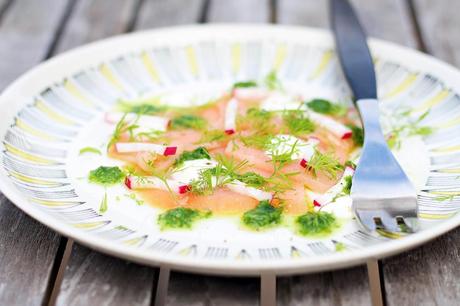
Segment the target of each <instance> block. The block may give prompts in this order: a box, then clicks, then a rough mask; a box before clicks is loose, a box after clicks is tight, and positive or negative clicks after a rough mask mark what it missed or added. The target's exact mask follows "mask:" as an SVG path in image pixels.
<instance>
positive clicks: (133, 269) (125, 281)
mask: <svg viewBox="0 0 460 306" xmlns="http://www.w3.org/2000/svg"><path fill="white" fill-rule="evenodd" d="M155 277H156V275H155V273H153V270H152V269H151V268H148V267H144V266H140V265H137V264H134V263H129V262H126V261H123V260H121V259H115V258H112V257H108V256H105V255H103V254H100V253H97V252H93V251H91V250H89V249H87V248H85V247H81V246H79V245H74V248H73V251H72V255H71V258H70V262H69V265H68V267H67V269H66V271H65V276H64V280H63V282H62V286H61V291H60V294H59V296H58V298H57V303H56V304H57V305H69V306H70V305H101V306H102V305H150V302H151V298H152V296H151V294H152V288H153V285H154V280H155Z"/></svg>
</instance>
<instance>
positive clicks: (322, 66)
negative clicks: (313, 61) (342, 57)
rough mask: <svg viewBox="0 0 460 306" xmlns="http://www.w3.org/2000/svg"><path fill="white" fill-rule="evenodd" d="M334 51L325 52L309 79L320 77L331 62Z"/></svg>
mask: <svg viewBox="0 0 460 306" xmlns="http://www.w3.org/2000/svg"><path fill="white" fill-rule="evenodd" d="M332 55H333V52H332V51H326V52H324V54H323V57H322V58H321V60H320V62H319V64H318V66H317V67H316V69H315V70H314V71H313V73H312V74H311V75H310V77H309V79H310V80H313V79H316V78H317V77H319V76H320V75H321V74H322V73H323V72H324V70H326V67H327V65H329V63H330V62H331V59H332Z"/></svg>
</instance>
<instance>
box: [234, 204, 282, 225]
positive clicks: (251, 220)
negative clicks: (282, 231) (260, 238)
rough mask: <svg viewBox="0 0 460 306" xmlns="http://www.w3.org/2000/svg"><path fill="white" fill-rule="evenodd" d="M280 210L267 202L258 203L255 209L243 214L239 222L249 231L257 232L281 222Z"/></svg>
mask: <svg viewBox="0 0 460 306" xmlns="http://www.w3.org/2000/svg"><path fill="white" fill-rule="evenodd" d="M281 213H282V209H281V208H275V207H273V206H272V205H270V203H269V202H268V201H266V200H265V201H260V202H259V205H257V207H256V208H254V209H251V210H249V211H247V212H245V213H244V214H243V216H242V217H241V221H242V222H243V224H244V225H245V226H247V227H249V228H251V229H254V230H259V229H263V228H268V227H271V226H274V225H277V224H279V223H280V222H281Z"/></svg>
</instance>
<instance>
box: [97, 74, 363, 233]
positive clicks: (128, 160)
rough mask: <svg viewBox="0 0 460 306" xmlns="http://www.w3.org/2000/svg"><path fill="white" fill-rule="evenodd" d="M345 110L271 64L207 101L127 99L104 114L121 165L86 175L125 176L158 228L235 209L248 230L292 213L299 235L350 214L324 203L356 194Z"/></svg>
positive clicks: (355, 140) (352, 140) (351, 129)
mask: <svg viewBox="0 0 460 306" xmlns="http://www.w3.org/2000/svg"><path fill="white" fill-rule="evenodd" d="M176 99H177V98H176ZM185 100H186V99H185ZM349 114H350V107H348V106H345V105H344V104H337V103H332V102H330V101H328V100H325V99H312V100H305V99H303V98H302V96H301V95H299V94H295V93H291V92H289V91H287V90H286V89H284V88H283V86H282V84H281V82H280V81H279V80H278V79H277V77H276V74H275V73H270V74H269V75H268V76H267V77H266V79H265V81H264V82H262V83H260V82H255V81H245V82H238V83H235V84H234V85H233V86H232V87H230V89H228V90H226V91H223V92H222V93H221V95H220V96H219V97H218V98H217V99H215V100H212V101H203V103H201V104H196V103H195V104H193V105H192V104H190V103H189V104H187V101H185V102H184V103H183V106H177V105H176V104H174V105H172V104H168V96H167V95H166V96H165V97H164V98H162V99H154V101H152V102H151V103H149V102H148V101H147V102H145V101H144V102H143V103H136V102H129V101H123V102H122V103H120V104H119V105H118V108H117V109H116V110H113V111H110V112H107V113H106V114H105V116H104V121H105V123H106V124H108V125H111V126H112V129H113V133H112V135H111V137H110V139H108V140H107V144H108V145H107V152H108V156H109V157H110V158H112V159H115V160H118V161H121V162H123V163H124V165H125V166H124V172H123V173H122V172H121V170H120V169H119V168H118V167H115V168H116V169H118V170H116V169H115V168H113V169H112V168H107V167H100V168H98V169H96V170H94V171H92V172H91V174H90V180H91V181H94V182H98V183H101V184H112V183H117V182H119V181H120V180H122V179H124V182H125V186H126V188H127V190H128V191H129V192H131V193H135V194H136V195H137V196H139V197H140V198H142V199H143V200H144V201H146V202H147V203H149V204H151V205H153V206H155V207H157V208H161V209H163V210H164V212H163V213H162V214H160V216H159V218H158V220H157V221H158V224H159V225H160V228H161V229H171V228H190V227H191V226H192V224H193V223H195V222H196V221H198V220H202V219H204V218H205V217H209V216H210V215H211V214H212V215H213V216H222V215H235V214H236V215H238V216H240V220H241V223H242V227H244V228H246V229H250V230H263V229H267V228H273V227H276V226H284V225H288V224H289V222H288V220H291V221H292V222H291V223H292V224H293V225H294V226H295V228H296V229H297V233H299V234H301V235H316V234H321V233H329V232H331V231H332V230H333V229H334V228H336V227H337V226H338V224H339V221H338V219H340V218H344V216H342V215H340V216H337V215H336V214H335V213H334V209H328V211H327V212H326V211H323V208H325V207H328V206H330V205H332V206H333V205H336V206H338V205H341V206H347V209H349V206H350V202H349V201H341V202H340V203H338V202H339V201H337V200H338V199H340V198H343V197H347V196H348V195H349V193H350V187H351V178H352V176H353V173H354V168H353V162H352V159H353V158H354V156H356V154H355V153H356V150H357V149H358V148H359V147H360V146H361V145H362V129H361V128H360V127H359V122H356V119H355V117H356V116H349ZM120 173H122V174H120ZM120 177H122V179H120ZM341 211H343V209H341Z"/></svg>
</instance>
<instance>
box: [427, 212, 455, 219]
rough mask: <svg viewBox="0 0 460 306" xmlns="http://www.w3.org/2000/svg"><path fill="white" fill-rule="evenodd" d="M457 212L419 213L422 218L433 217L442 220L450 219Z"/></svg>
mask: <svg viewBox="0 0 460 306" xmlns="http://www.w3.org/2000/svg"><path fill="white" fill-rule="evenodd" d="M455 214H456V213H450V214H439V215H437V214H423V213H421V214H419V217H420V218H423V219H433V220H440V219H449V218H450V217H452V216H454V215H455Z"/></svg>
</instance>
